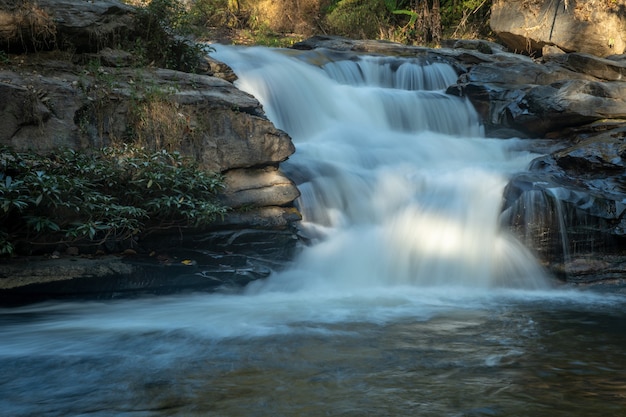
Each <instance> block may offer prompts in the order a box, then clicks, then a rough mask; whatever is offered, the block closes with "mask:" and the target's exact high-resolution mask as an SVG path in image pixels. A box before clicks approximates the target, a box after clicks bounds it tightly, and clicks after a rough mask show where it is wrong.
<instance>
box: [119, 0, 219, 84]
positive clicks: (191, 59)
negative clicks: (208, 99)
mask: <svg viewBox="0 0 626 417" xmlns="http://www.w3.org/2000/svg"><path fill="white" fill-rule="evenodd" d="M136 19H137V27H138V28H139V30H140V33H139V36H138V37H136V38H135V39H134V41H133V42H132V43H131V45H130V47H131V49H132V50H133V52H134V55H135V57H137V59H138V64H139V65H149V64H154V65H157V66H159V67H162V68H170V69H176V70H180V71H186V72H194V71H195V69H196V68H197V67H198V64H199V63H200V58H201V56H204V55H206V53H207V52H208V49H207V47H206V46H204V45H201V44H198V43H195V42H192V41H190V40H189V39H188V38H187V37H186V36H187V35H190V34H191V33H192V32H193V26H192V25H191V24H190V15H189V13H188V12H187V10H186V9H185V7H184V6H183V4H182V3H181V2H180V1H178V0H152V1H151V2H150V3H148V5H147V6H146V7H143V8H140V9H139V11H138V13H137V17H136Z"/></svg>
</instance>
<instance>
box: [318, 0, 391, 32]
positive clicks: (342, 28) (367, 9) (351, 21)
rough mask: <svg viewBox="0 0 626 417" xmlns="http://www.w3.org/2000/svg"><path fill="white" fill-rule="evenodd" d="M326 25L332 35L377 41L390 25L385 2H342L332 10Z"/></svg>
mask: <svg viewBox="0 0 626 417" xmlns="http://www.w3.org/2000/svg"><path fill="white" fill-rule="evenodd" d="M330 10H331V11H330V13H329V14H328V15H327V16H326V23H327V25H328V27H329V30H330V31H331V32H332V33H336V34H339V35H342V36H348V37H351V38H363V39H377V38H379V37H381V35H382V34H384V33H385V32H386V31H387V28H388V27H389V25H390V21H389V18H390V13H389V11H388V10H387V7H386V5H385V1H384V0H342V1H340V2H338V3H337V4H336V5H335V6H334V7H332V8H331V9H330Z"/></svg>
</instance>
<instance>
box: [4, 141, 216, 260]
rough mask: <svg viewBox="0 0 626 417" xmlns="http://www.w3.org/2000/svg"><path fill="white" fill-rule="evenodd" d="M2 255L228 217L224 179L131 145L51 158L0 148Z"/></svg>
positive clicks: (126, 236) (123, 239)
mask: <svg viewBox="0 0 626 417" xmlns="http://www.w3.org/2000/svg"><path fill="white" fill-rule="evenodd" d="M0 158H1V159H0V221H1V224H2V226H0V254H12V253H15V252H16V250H17V248H18V247H27V248H28V251H32V248H33V246H34V245H44V246H45V245H53V244H59V243H68V244H69V243H76V242H80V243H83V244H86V245H98V244H100V243H103V242H118V243H119V242H132V241H133V239H134V238H135V237H137V236H145V235H146V234H148V233H150V232H153V231H156V230H163V229H167V228H172V227H176V228H189V227H202V226H207V225H209V224H210V223H211V222H213V221H215V220H216V219H217V218H218V217H220V216H223V215H224V214H225V213H226V208H225V207H223V206H222V205H220V204H218V203H217V200H216V194H217V193H218V192H219V190H220V189H221V188H222V187H223V185H222V179H221V177H220V176H219V175H215V174H212V173H208V172H204V171H202V170H199V169H198V168H197V166H195V165H194V164H193V163H192V162H191V161H189V160H187V159H185V158H183V157H182V156H181V155H180V154H178V153H176V152H173V153H169V152H167V151H159V152H147V151H145V150H144V149H139V148H132V147H128V146H124V147H120V148H104V149H102V150H100V151H99V152H98V153H96V154H93V155H90V154H86V153H81V152H76V151H73V150H63V151H59V152H57V153H55V154H52V155H48V156H38V155H34V154H29V153H18V152H14V151H11V150H9V149H7V148H3V149H0Z"/></svg>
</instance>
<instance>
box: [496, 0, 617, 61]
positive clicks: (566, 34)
mask: <svg viewBox="0 0 626 417" xmlns="http://www.w3.org/2000/svg"><path fill="white" fill-rule="evenodd" d="M625 7H626V2H625V1H623V0H617V1H601V0H587V1H568V0H559V1H554V0H550V1H548V0H533V1H527V0H513V1H511V0H496V1H494V2H493V4H492V6H491V19H490V26H491V29H492V30H493V31H494V32H495V33H496V35H497V36H498V37H499V38H500V39H501V40H502V41H503V42H504V43H505V44H506V45H507V46H508V47H509V48H510V49H511V50H513V51H516V52H522V53H528V54H530V55H535V56H537V55H541V54H542V50H543V48H544V47H546V46H556V47H558V48H560V49H561V50H563V51H567V52H584V53H589V54H594V55H597V56H602V57H606V56H609V55H615V54H623V53H624V51H625V50H626V38H625V37H624V33H625V29H626V14H624V8H625Z"/></svg>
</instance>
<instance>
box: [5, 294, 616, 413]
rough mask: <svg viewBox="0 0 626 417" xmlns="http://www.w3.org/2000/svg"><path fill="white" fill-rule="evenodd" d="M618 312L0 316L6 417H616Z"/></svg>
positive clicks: (551, 303)
mask: <svg viewBox="0 0 626 417" xmlns="http://www.w3.org/2000/svg"><path fill="white" fill-rule="evenodd" d="M625 306H626V300H625V299H624V298H623V297H621V296H617V295H605V294H593V293H581V292H576V291H562V290H557V289H554V290H551V291H545V292H537V291H508V290H507V291H491V292H488V293H486V292H482V293H472V291H463V292H460V291H452V292H451V291H450V289H432V288H431V289H416V288H396V289H394V290H390V289H380V290H377V291H373V290H371V289H370V290H368V291H365V292H359V291H351V292H343V293H341V294H337V293H335V294H332V295H331V294H330V293H326V294H324V293H319V292H318V293H315V294H310V297H308V296H307V295H306V294H304V293H301V292H296V293H293V292H291V293H281V292H270V293H267V292H265V293H262V294H237V295H233V294H231V295H219V294H213V295H208V294H189V295H179V296H172V297H164V298H146V299H138V300H124V301H109V302H104V303H101V302H98V303H96V302H76V303H49V304H40V305H34V306H29V307H20V308H14V309H6V310H0V409H1V410H3V415H7V416H14V417H20V416H79V415H90V416H110V415H120V416H325V415H329V416H364V415H371V416H433V417H434V416H438V417H441V416H520V417H521V416H546V417H548V416H549V417H554V416H567V417H574V416H585V417H588V416H621V415H626V372H625V371H624V369H626V349H624V347H625V346H626V313H624V311H625V310H624V307H625Z"/></svg>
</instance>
